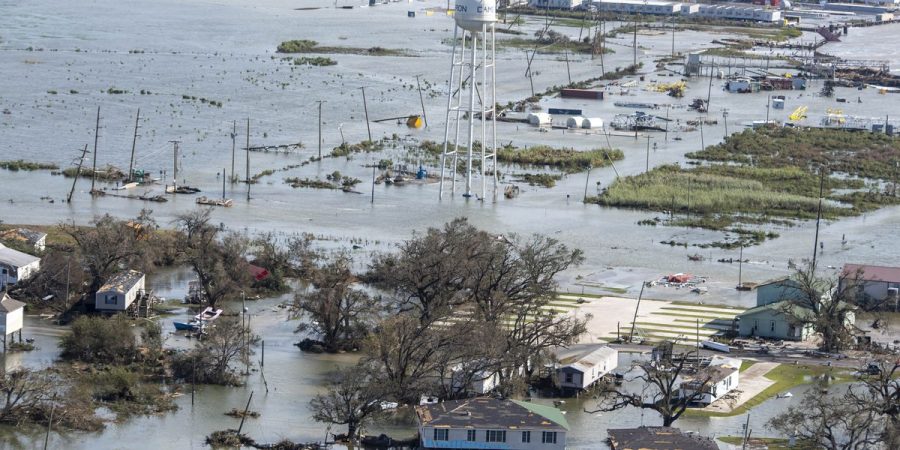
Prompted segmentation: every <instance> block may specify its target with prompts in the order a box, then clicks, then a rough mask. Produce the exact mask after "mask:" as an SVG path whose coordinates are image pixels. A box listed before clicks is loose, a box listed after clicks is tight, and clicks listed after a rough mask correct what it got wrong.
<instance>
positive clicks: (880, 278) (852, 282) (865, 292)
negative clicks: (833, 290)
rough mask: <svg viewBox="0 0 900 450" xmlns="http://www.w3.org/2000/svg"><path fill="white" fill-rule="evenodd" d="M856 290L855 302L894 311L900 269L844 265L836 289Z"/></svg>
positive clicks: (898, 288)
mask: <svg viewBox="0 0 900 450" xmlns="http://www.w3.org/2000/svg"><path fill="white" fill-rule="evenodd" d="M849 286H854V287H855V289H857V292H856V296H857V301H859V302H863V303H869V304H871V305H873V306H881V307H886V308H888V309H895V308H897V305H898V301H900V300H898V297H900V295H898V291H900V267H887V266H872V265H865V264H844V270H843V271H842V272H841V276H840V279H839V284H838V289H840V290H844V289H847V288H848V287H849Z"/></svg>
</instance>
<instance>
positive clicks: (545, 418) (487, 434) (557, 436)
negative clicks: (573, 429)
mask: <svg viewBox="0 0 900 450" xmlns="http://www.w3.org/2000/svg"><path fill="white" fill-rule="evenodd" d="M416 416H417V417H418V421H419V437H420V440H421V442H420V444H421V446H420V447H421V448H423V449H439V448H440V449H443V448H447V449H476V448H477V449H505V450H564V449H565V448H566V433H567V432H568V430H569V423H568V422H567V421H566V417H565V416H564V415H563V414H562V412H561V411H560V410H558V409H556V408H554V407H552V406H544V405H538V404H535V403H531V402H522V401H517V400H501V399H495V398H489V397H477V398H472V399H468V400H455V401H449V402H443V403H435V404H430V405H421V406H417V407H416Z"/></svg>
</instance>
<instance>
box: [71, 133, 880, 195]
mask: <svg viewBox="0 0 900 450" xmlns="http://www.w3.org/2000/svg"><path fill="white" fill-rule="evenodd" d="M87 148H88V145H87V144H84V150H82V151H81V158H78V169H76V170H75V178H73V179H72V189H71V190H69V197H68V198H66V203H72V194H74V193H75V182H76V181H78V177H80V176H81V166H82V165H84V157H85V156H87V151H88V150H87ZM894 184H896V183H894Z"/></svg>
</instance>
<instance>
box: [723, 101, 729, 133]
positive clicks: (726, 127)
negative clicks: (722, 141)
mask: <svg viewBox="0 0 900 450" xmlns="http://www.w3.org/2000/svg"><path fill="white" fill-rule="evenodd" d="M722 122H723V123H724V124H725V137H726V138H727V137H728V108H725V109H723V110H722Z"/></svg>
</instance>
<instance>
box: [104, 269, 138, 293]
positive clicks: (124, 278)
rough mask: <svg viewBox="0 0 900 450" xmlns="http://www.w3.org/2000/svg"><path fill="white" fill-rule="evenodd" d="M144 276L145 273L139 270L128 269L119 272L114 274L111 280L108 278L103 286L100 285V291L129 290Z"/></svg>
mask: <svg viewBox="0 0 900 450" xmlns="http://www.w3.org/2000/svg"><path fill="white" fill-rule="evenodd" d="M142 278H144V274H143V273H141V272H138V271H137V270H126V271H123V272H119V273H117V274H115V275H113V276H112V278H110V279H109V280H106V283H104V284H103V286H100V290H99V291H98V292H104V291H116V292H128V291H130V290H131V288H133V287H134V285H136V284H138V282H139V281H141V279H142Z"/></svg>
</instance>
